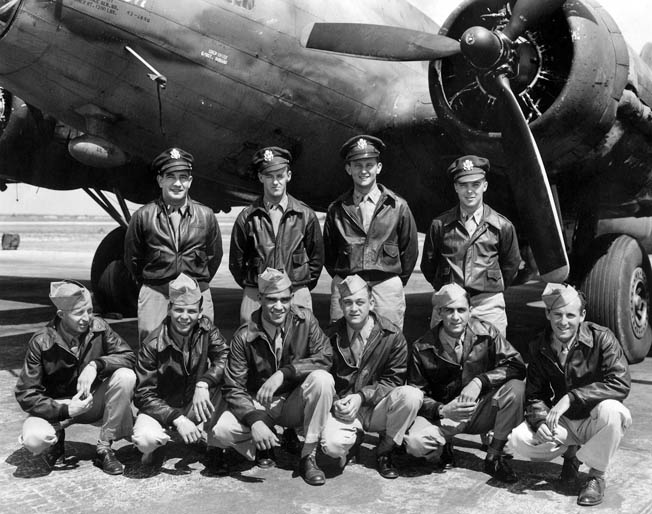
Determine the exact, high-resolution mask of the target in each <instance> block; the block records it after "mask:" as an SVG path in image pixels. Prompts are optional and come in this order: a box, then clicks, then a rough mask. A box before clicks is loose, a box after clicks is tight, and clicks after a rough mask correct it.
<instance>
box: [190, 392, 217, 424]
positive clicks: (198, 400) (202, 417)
mask: <svg viewBox="0 0 652 514" xmlns="http://www.w3.org/2000/svg"><path fill="white" fill-rule="evenodd" d="M192 408H193V410H194V411H195V416H196V417H197V419H198V420H199V421H203V422H204V423H208V421H209V420H210V419H211V416H212V415H213V411H214V410H215V407H213V403H212V402H211V394H210V391H209V390H208V384H207V383H206V382H197V385H196V386H195V394H194V395H193V397H192Z"/></svg>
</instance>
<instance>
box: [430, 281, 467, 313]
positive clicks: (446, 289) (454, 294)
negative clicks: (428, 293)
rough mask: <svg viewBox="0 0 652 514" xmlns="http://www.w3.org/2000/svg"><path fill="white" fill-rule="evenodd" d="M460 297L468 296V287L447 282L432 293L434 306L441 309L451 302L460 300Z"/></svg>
mask: <svg viewBox="0 0 652 514" xmlns="http://www.w3.org/2000/svg"><path fill="white" fill-rule="evenodd" d="M460 298H467V299H468V293H467V292H466V289H464V288H463V287H462V286H460V285H458V284H446V285H444V286H442V287H441V289H440V290H439V291H435V292H434V293H433V295H432V306H433V307H435V308H437V309H441V308H442V307H446V306H447V305H450V304H451V303H453V302H455V301H457V300H459V299H460Z"/></svg>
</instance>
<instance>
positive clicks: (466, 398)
mask: <svg viewBox="0 0 652 514" xmlns="http://www.w3.org/2000/svg"><path fill="white" fill-rule="evenodd" d="M481 391H482V382H480V379H479V378H474V379H473V380H471V381H470V382H469V383H468V384H466V387H465V388H464V389H462V392H461V393H460V395H459V396H458V399H459V401H460V402H462V403H471V402H476V401H477V400H478V396H480V392H481Z"/></svg>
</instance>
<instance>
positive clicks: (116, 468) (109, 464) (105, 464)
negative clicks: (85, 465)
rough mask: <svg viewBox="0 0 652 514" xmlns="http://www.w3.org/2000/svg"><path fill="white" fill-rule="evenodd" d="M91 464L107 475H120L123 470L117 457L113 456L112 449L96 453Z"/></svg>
mask: <svg viewBox="0 0 652 514" xmlns="http://www.w3.org/2000/svg"><path fill="white" fill-rule="evenodd" d="M93 463H94V464H95V465H96V466H97V467H98V468H100V469H101V470H102V471H104V472H105V473H106V474H107V475H122V473H124V470H125V467H124V466H123V465H122V462H120V461H119V460H118V457H116V456H115V452H114V451H113V448H106V449H102V450H100V451H98V452H97V453H96V454H95V458H94V459H93Z"/></svg>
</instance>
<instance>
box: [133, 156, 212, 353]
mask: <svg viewBox="0 0 652 514" xmlns="http://www.w3.org/2000/svg"><path fill="white" fill-rule="evenodd" d="M192 166H193V157H192V155H190V154H189V153H188V152H186V151H184V150H182V149H181V148H169V149H167V150H165V151H164V152H162V153H161V154H159V155H158V156H156V157H155V158H154V160H153V161H152V165H151V167H152V169H153V171H155V172H156V174H157V175H156V179H157V181H158V185H159V187H160V188H161V197H160V198H158V199H157V200H155V201H153V202H150V203H148V204H146V205H143V206H142V207H141V208H140V209H138V210H137V211H136V212H135V213H134V214H133V216H132V218H131V221H130V222H129V227H128V228H127V234H126V236H125V244H124V252H125V253H124V263H125V266H126V267H127V270H129V272H130V273H131V275H132V276H133V278H134V280H135V281H136V282H137V283H138V285H139V286H140V292H139V295H138V336H139V340H140V342H141V343H142V342H143V341H144V340H145V338H146V337H147V336H148V335H149V334H150V332H152V331H153V330H154V329H155V328H156V327H158V326H159V325H160V324H161V321H163V319H164V318H165V316H166V315H167V310H168V284H169V283H170V282H171V281H172V280H174V279H175V278H177V277H178V276H179V274H180V273H182V272H183V273H185V274H186V275H188V276H189V277H191V278H194V279H195V280H196V281H197V282H198V283H199V287H200V288H201V290H202V296H203V298H204V300H203V302H202V315H204V316H206V317H207V318H208V319H209V320H210V321H211V322H212V321H213V319H214V318H213V316H214V314H213V299H212V298H211V291H210V288H209V283H210V281H211V279H212V278H213V276H214V275H215V273H216V272H217V268H218V267H219V265H220V262H221V260H222V253H223V251H222V235H221V233H220V227H219V225H218V224H217V220H216V219H215V214H214V213H213V211H212V209H211V208H210V207H207V206H205V205H202V204H201V203H199V202H196V201H194V200H192V199H191V198H190V197H189V196H188V191H189V190H190V186H191V185H192Z"/></svg>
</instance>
